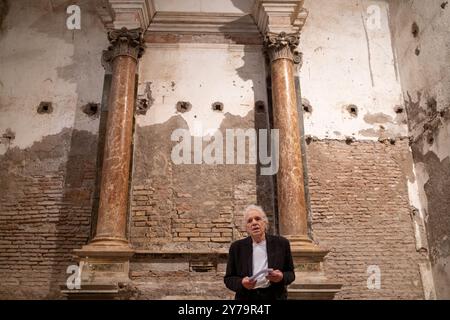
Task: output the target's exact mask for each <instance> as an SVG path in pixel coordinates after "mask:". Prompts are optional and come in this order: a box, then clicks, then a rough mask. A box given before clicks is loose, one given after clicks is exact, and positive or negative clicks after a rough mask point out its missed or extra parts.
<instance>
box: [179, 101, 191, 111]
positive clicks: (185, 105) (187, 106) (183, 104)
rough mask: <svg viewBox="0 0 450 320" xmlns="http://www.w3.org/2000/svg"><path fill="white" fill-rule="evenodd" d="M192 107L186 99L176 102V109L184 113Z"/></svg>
mask: <svg viewBox="0 0 450 320" xmlns="http://www.w3.org/2000/svg"><path fill="white" fill-rule="evenodd" d="M191 108H192V105H191V104H190V103H189V102H187V101H178V102H177V111H178V112H181V113H184V112H188V111H190V110H191Z"/></svg>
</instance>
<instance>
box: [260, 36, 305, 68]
mask: <svg viewBox="0 0 450 320" xmlns="http://www.w3.org/2000/svg"><path fill="white" fill-rule="evenodd" d="M299 43H300V36H299V34H298V33H291V34H287V33H285V32H280V33H271V32H269V33H267V34H266V35H265V37H264V45H265V47H266V50H267V52H268V53H269V58H270V62H273V61H275V60H277V59H289V60H292V61H293V62H294V63H295V64H301V63H302V54H301V53H300V52H298V51H297V46H298V45H299Z"/></svg>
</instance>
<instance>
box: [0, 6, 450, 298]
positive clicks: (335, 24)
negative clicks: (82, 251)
mask: <svg viewBox="0 0 450 320" xmlns="http://www.w3.org/2000/svg"><path fill="white" fill-rule="evenodd" d="M424 2H426V3H431V2H432V3H433V6H431V5H428V4H425V3H424ZM0 3H2V1H0ZM8 3H9V7H8V11H7V12H8V13H7V14H6V15H3V20H0V23H1V25H0V70H1V72H0V281H1V283H2V285H1V286H0V297H2V298H11V297H12V298H59V297H61V296H60V292H59V290H58V286H59V285H60V284H63V283H64V282H65V280H66V278H67V274H66V269H67V267H68V266H69V265H71V264H74V263H75V262H74V261H73V257H72V251H73V249H79V248H80V247H81V246H82V245H84V244H86V243H87V242H88V240H89V238H90V236H91V235H92V229H93V226H95V217H96V208H97V204H98V203H97V202H98V194H97V192H98V187H99V186H98V185H99V184H98V176H99V172H101V165H100V161H99V160H98V159H101V152H98V150H100V148H101V145H102V144H101V140H102V135H103V133H102V132H103V129H104V126H105V121H106V120H105V119H106V118H105V114H107V105H106V103H105V101H106V98H107V91H108V81H109V80H108V79H110V77H109V78H108V75H107V76H105V71H104V69H103V67H102V65H101V55H102V50H105V49H107V48H108V41H107V36H106V30H105V29H104V27H103V25H102V23H101V21H100V19H99V17H98V14H97V13H96V12H95V8H94V1H88V0H80V1H65V0H57V1H56V0H55V1H46V0H33V1H31V0H17V1H8ZM74 3H75V4H78V5H79V6H80V7H81V11H82V20H81V30H68V29H67V27H66V19H67V17H68V14H67V13H66V8H67V6H68V5H70V4H74ZM182 3H183V4H182V5H181V7H179V6H178V2H177V3H176V2H175V1H163V0H161V1H159V0H156V1H155V6H156V9H157V10H167V11H172V10H174V11H177V10H180V11H186V12H206V13H211V12H216V11H217V10H226V11H227V12H229V13H234V14H237V13H242V12H248V10H249V8H250V6H249V2H248V1H245V0H233V1H231V2H230V3H228V4H224V3H222V5H223V7H222V6H221V7H217V6H215V5H213V4H212V3H213V2H211V1H206V0H190V1H185V2H182ZM305 7H306V8H307V9H308V10H309V17H308V20H307V22H306V25H305V27H304V29H303V31H302V35H301V42H300V44H301V45H300V50H301V51H302V52H303V66H302V67H301V69H299V70H298V73H297V74H296V76H298V77H299V80H300V86H301V96H302V98H303V99H302V103H301V104H302V108H300V110H301V111H302V112H303V119H304V131H305V150H306V152H305V153H306V159H305V160H306V161H305V165H306V171H305V172H306V176H307V178H308V188H307V189H308V190H309V191H308V192H309V194H308V196H309V197H308V198H309V199H310V203H309V205H310V211H311V216H310V217H309V220H310V222H311V234H312V236H313V239H314V241H315V242H317V243H318V244H320V245H321V246H323V247H324V248H326V249H329V250H330V253H329V254H328V256H327V257H326V260H325V263H324V264H325V271H326V272H327V273H329V274H330V275H332V276H334V277H335V279H337V280H338V281H339V282H342V283H343V288H342V291H341V292H340V293H339V294H338V295H337V298H338V299H424V298H425V299H432V298H434V297H435V294H436V295H437V297H438V298H449V297H450V292H449V288H450V280H449V267H448V260H449V248H450V245H449V241H450V240H449V239H448V238H447V235H448V232H449V230H450V221H449V215H448V208H449V206H448V205H449V203H448V201H449V200H448V199H449V197H448V196H447V194H446V191H447V190H448V188H449V187H450V186H449V181H450V177H449V175H450V174H449V170H450V167H449V152H450V147H449V144H448V141H449V121H448V119H449V118H450V111H449V110H448V109H449V106H450V105H449V92H448V88H449V87H450V78H449V73H450V70H449V69H448V61H450V59H449V58H450V57H449V49H448V48H449V43H448V42H449V40H448V36H446V32H447V33H448V30H449V25H448V24H449V21H450V19H449V11H450V5H448V6H444V5H443V4H442V2H441V1H434V0H430V1H412V0H411V1H406V0H405V1H366V0H345V1H341V0H305ZM0 17H2V14H0ZM374 17H379V18H380V19H379V20H377V19H375V20H374ZM413 22H416V24H417V26H418V30H417V28H416V27H414V28H412V24H413ZM414 30H416V31H414ZM412 31H414V32H412ZM414 34H415V35H414ZM146 39H147V44H146V46H147V48H146V51H145V53H144V55H143V57H142V58H141V60H140V63H139V72H138V74H137V78H138V83H137V86H136V93H137V103H136V104H137V106H136V107H137V110H136V115H135V125H134V133H133V135H134V136H133V163H132V172H131V178H132V179H131V186H130V190H131V193H130V205H129V215H128V218H129V220H128V232H127V235H128V237H129V239H130V241H131V244H132V245H133V247H134V248H135V249H136V250H138V251H139V252H138V253H137V254H136V255H135V256H134V257H133V259H132V261H131V264H130V269H131V272H130V277H131V279H132V280H133V285H136V286H137V287H138V288H139V290H140V298H142V299H160V298H168V297H172V298H173V297H175V298H176V297H186V296H195V297H197V298H198V297H199V296H202V297H209V298H211V297H213V298H226V299H229V298H231V297H232V293H231V292H230V291H229V290H227V289H226V288H225V286H224V284H223V273H224V268H225V262H226V261H219V262H218V264H217V265H216V267H217V268H216V269H215V271H208V272H202V273H199V272H196V271H195V266H192V265H191V262H190V261H188V260H186V259H185V258H183V254H185V255H189V253H192V252H207V253H211V252H213V251H219V252H222V251H223V252H226V251H227V250H228V248H229V245H230V243H231V242H232V241H234V240H237V239H240V238H242V237H244V236H245V232H244V226H243V225H242V218H243V217H242V210H243V209H244V208H245V207H246V206H248V205H249V204H258V205H261V206H262V207H263V208H264V210H265V211H266V213H267V215H268V217H269V221H270V230H269V231H270V233H277V199H276V187H275V186H276V183H274V182H276V181H275V179H274V177H273V176H270V175H269V176H265V175H261V174H260V173H261V172H260V169H261V168H260V166H259V164H256V163H254V162H251V161H250V157H249V154H248V152H246V155H245V156H244V163H237V159H236V158H234V161H233V164H227V163H226V158H220V156H218V157H217V158H215V159H218V162H216V163H213V164H208V163H205V159H204V158H203V156H204V155H205V154H208V152H210V154H211V155H212V152H211V150H212V146H216V144H215V143H217V142H218V139H216V137H220V138H224V139H225V140H222V141H221V142H222V143H223V145H222V149H225V145H226V144H228V143H229V142H230V141H228V140H226V139H227V130H229V129H231V130H237V129H241V130H249V129H251V130H253V129H268V128H270V124H271V99H270V93H269V94H268V92H270V82H269V81H268V78H270V77H269V76H270V75H268V73H267V66H266V59H265V57H264V50H263V46H262V43H261V39H260V38H258V37H257V36H255V39H251V41H248V36H246V37H243V36H241V38H239V39H240V41H237V40H236V38H233V37H228V36H224V35H223V34H209V35H204V34H203V35H199V34H194V35H190V34H187V33H186V34H183V35H180V34H164V33H158V32H148V33H147V34H146ZM242 39H245V41H247V42H251V43H252V44H242V43H247V42H245V41H241V40H242ZM442 39H446V40H445V41H446V42H443V41H442ZM299 107H300V106H299ZM302 109H303V110H302ZM180 129H183V130H185V131H184V132H185V133H186V134H187V135H186V136H185V137H180V136H176V137H175V138H174V136H173V135H174V133H176V132H177V130H180ZM178 132H179V131H178ZM234 132H236V131H234ZM409 135H411V136H412V138H411V139H409ZM180 140H182V141H183V142H185V143H187V144H188V145H189V146H191V149H190V150H187V149H186V150H187V151H186V153H183V155H186V156H187V158H189V159H190V160H191V161H190V162H191V163H190V164H187V163H182V164H176V163H175V162H174V161H173V151H174V148H175V147H176V146H179V145H180V142H181V141H180ZM235 142H237V141H236V140H235ZM196 145H201V148H200V149H201V156H200V159H198V158H196V154H195V150H194V148H195V146H196ZM246 147H247V148H246V149H247V151H248V144H247V143H246ZM219 148H220V147H219ZM231 149H232V151H234V156H236V155H237V152H238V151H237V149H238V143H235V144H234V146H233V147H232V148H231ZM214 156H217V154H215V153H214ZM202 158H203V159H202ZM213 158H214V157H213ZM196 159H197V160H196ZM166 253H170V254H172V253H175V254H178V256H177V258H176V259H175V258H174V259H172V260H171V261H169V263H166V262H165V263H163V261H161V259H160V260H158V259H154V258H152V257H153V256H152V255H156V256H157V257H158V255H159V257H161V256H164V254H166ZM161 254H162V255H161ZM429 256H430V259H429ZM169 260H170V259H169ZM430 260H431V264H430ZM371 266H377V267H378V268H379V270H380V271H381V279H382V280H381V288H379V289H374V290H371V289H369V288H368V286H367V279H368V273H367V270H368V268H369V267H371ZM200 267H205V266H200ZM206 267H208V266H206ZM200 269H201V268H200ZM201 271H205V270H204V269H201ZM431 274H433V275H431ZM433 277H434V281H433ZM435 288H436V292H435Z"/></svg>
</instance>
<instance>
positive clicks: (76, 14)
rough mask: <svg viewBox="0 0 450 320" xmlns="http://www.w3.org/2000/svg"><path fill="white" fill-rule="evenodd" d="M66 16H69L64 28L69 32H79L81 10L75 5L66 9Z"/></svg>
mask: <svg viewBox="0 0 450 320" xmlns="http://www.w3.org/2000/svg"><path fill="white" fill-rule="evenodd" d="M66 12H67V14H69V15H70V16H69V17H68V18H67V20H66V26H67V29H69V30H81V9H80V7H79V6H77V5H71V6H68V7H67V10H66Z"/></svg>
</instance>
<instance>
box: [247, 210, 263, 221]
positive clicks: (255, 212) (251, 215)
mask: <svg viewBox="0 0 450 320" xmlns="http://www.w3.org/2000/svg"><path fill="white" fill-rule="evenodd" d="M255 217H260V218H263V217H264V214H263V213H262V212H261V211H259V210H257V209H251V210H249V211H247V213H246V214H245V216H244V219H245V220H246V221H247V220H249V219H252V218H255Z"/></svg>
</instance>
